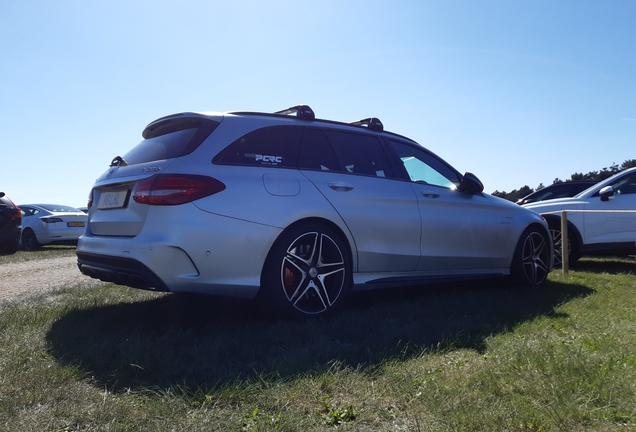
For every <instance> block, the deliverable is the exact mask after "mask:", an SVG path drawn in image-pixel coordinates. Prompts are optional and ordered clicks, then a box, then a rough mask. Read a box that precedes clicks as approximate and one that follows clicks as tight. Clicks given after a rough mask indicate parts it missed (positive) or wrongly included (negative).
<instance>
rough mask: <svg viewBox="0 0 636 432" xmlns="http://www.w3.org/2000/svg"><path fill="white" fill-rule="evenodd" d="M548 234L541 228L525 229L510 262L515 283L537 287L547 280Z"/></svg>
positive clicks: (548, 258)
mask: <svg viewBox="0 0 636 432" xmlns="http://www.w3.org/2000/svg"><path fill="white" fill-rule="evenodd" d="M547 236H548V234H547V233H546V232H545V231H544V230H542V229H541V228H536V227H529V228H527V229H526V230H525V231H524V232H523V234H522V235H521V238H520V239H519V243H518V244H517V249H516V250H515V256H514V258H513V260H512V268H511V269H510V273H511V274H512V276H513V278H514V280H515V282H517V283H519V284H521V285H523V286H538V285H542V284H544V283H545V281H546V280H547V279H548V273H549V269H550V261H549V260H550V243H549V241H548V237H547Z"/></svg>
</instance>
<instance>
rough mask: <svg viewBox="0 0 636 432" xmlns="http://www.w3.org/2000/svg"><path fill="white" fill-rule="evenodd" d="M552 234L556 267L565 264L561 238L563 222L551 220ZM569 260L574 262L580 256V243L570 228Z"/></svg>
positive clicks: (571, 262)
mask: <svg viewBox="0 0 636 432" xmlns="http://www.w3.org/2000/svg"><path fill="white" fill-rule="evenodd" d="M549 225H550V235H551V236H552V243H553V244H554V267H561V266H562V264H563V246H562V244H563V243H562V239H561V223H560V222H550V224H549ZM568 253H569V255H568V261H569V263H570V264H574V263H575V262H576V261H577V260H578V259H579V258H580V257H581V255H580V253H579V245H578V242H577V241H576V237H575V236H574V233H573V232H572V230H570V229H568Z"/></svg>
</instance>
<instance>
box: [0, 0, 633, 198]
mask: <svg viewBox="0 0 636 432" xmlns="http://www.w3.org/2000/svg"><path fill="white" fill-rule="evenodd" d="M635 22H636V0H622V1H621V0H617V1H611V2H600V1H586V0H583V1H573V0H572V1H554V0H550V1H547V0H546V1H543V0H526V1H513V0H509V1H488V0H486V1H466V0H444V1H442V0H439V1H426V0H419V1H400V0H390V1H389V0H387V1H379V0H370V1H345V0H336V1H331V0H321V1H319V2H306V1H299V0H294V1H277V0H270V1H267V2H263V1H242V0H233V1H228V2H221V1H214V0H206V1H203V0H201V1H193V0H179V1H162V0H155V1H146V0H137V1H134V0H107V1H102V0H92V1H90V2H87V1H80V0H56V1H49V0H29V1H3V2H0V58H1V61H0V146H1V148H2V161H3V163H2V168H0V190H2V191H4V192H6V193H7V194H8V195H9V196H10V197H11V198H12V199H13V200H14V201H15V202H16V203H17V204H21V203H22V204H27V203H35V202H40V203H42V202H49V203H58V204H67V205H74V206H82V205H85V203H86V197H87V195H88V192H89V191H90V188H91V186H92V184H93V182H94V179H96V178H97V177H98V176H99V175H100V174H101V173H102V172H103V171H105V170H106V168H107V167H108V164H109V162H110V161H111V159H112V158H113V157H114V156H117V155H120V154H124V153H126V152H127V151H128V150H129V149H130V148H131V147H133V146H134V145H135V144H137V143H138V142H139V141H140V140H141V131H142V130H143V128H144V126H145V125H146V124H148V123H149V122H151V121H152V120H154V119H156V118H158V117H161V116H164V115H167V114H172V113H176V112H182V111H230V110H252V111H267V112H271V111H277V110H280V109H283V108H286V107H288V106H292V105H296V104H299V103H304V104H308V105H310V106H311V107H312V108H313V109H314V111H315V112H316V114H317V116H318V117H320V118H328V119H332V120H340V121H353V120H358V119H360V118H365V117H371V116H374V117H378V118H380V119H381V120H382V122H383V123H384V125H385V128H386V129H387V130H390V131H393V132H397V133H400V134H403V135H406V136H408V137H410V138H413V139H415V140H416V141H418V142H419V143H420V144H422V145H424V146H425V147H427V148H429V149H430V150H432V151H434V152H435V153H437V154H438V155H440V156H441V157H443V158H444V159H445V160H446V161H448V162H449V163H451V164H452V165H453V166H455V167H456V168H457V169H458V170H460V171H462V172H465V171H471V172H473V173H475V174H476V175H477V176H478V177H479V178H480V179H481V180H482V181H483V183H484V185H485V190H486V192H489V193H490V192H493V191H495V190H500V191H501V190H506V191H510V190H512V189H516V188H519V187H521V186H523V185H529V186H530V187H533V188H534V187H536V186H537V185H538V184H539V183H543V184H545V185H548V184H551V183H552V181H553V180H554V179H555V178H557V177H559V178H562V179H565V178H568V177H569V176H570V174H572V173H574V172H588V171H592V170H599V169H601V168H603V167H606V166H609V165H611V164H612V163H614V162H615V163H618V164H620V163H621V162H623V161H624V160H626V159H634V158H636V152H635V151H634V149H636V145H635V144H636V25H635V24H634V23H635Z"/></svg>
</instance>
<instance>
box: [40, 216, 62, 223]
mask: <svg viewBox="0 0 636 432" xmlns="http://www.w3.org/2000/svg"><path fill="white" fill-rule="evenodd" d="M40 220H41V221H42V222H44V223H56V222H64V221H63V220H62V219H61V218H59V217H43V218H40Z"/></svg>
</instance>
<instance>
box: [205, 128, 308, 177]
mask: <svg viewBox="0 0 636 432" xmlns="http://www.w3.org/2000/svg"><path fill="white" fill-rule="evenodd" d="M302 133H303V127H302V126H270V127H265V128H261V129H257V130H255V131H252V132H250V133H248V134H246V135H243V136H242V137H241V138H239V139H237V140H236V141H234V142H233V143H232V144H230V145H229V146H227V147H226V148H225V149H223V150H222V151H221V152H220V153H219V154H218V155H216V156H215V157H214V159H213V160H212V162H213V163H215V164H222V165H255V166H270V167H282V168H296V161H297V160H298V148H299V146H300V139H301V137H302Z"/></svg>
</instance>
